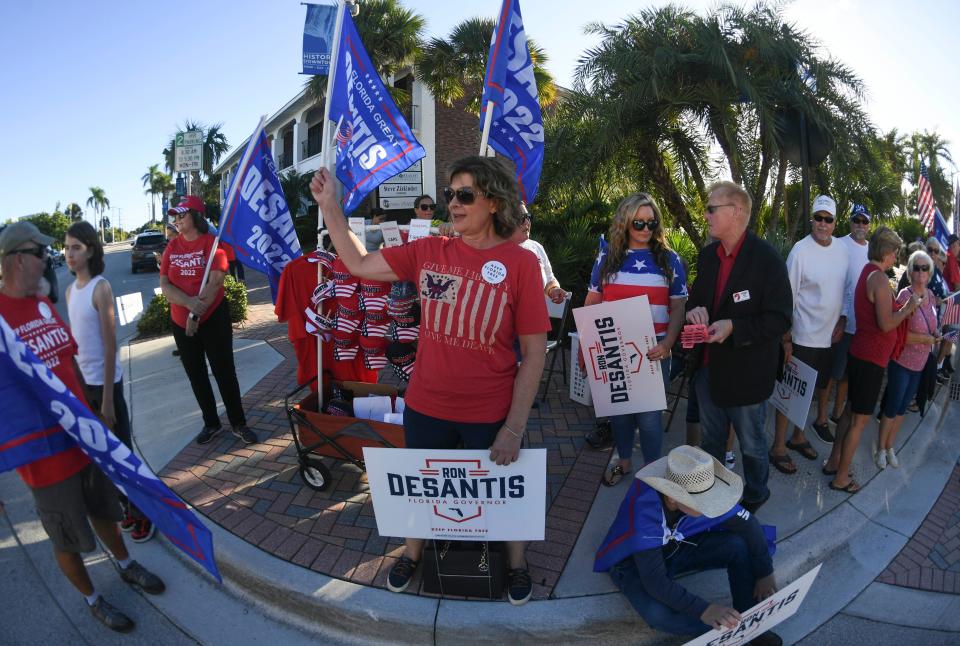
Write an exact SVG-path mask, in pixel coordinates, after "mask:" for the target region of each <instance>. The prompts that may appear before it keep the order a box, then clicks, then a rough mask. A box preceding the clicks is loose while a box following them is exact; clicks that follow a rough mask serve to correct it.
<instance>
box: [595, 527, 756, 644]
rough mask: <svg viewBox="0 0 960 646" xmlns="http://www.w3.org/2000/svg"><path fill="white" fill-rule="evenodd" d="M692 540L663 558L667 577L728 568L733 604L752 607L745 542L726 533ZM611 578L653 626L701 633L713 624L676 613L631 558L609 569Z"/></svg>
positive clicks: (680, 632) (739, 607)
mask: <svg viewBox="0 0 960 646" xmlns="http://www.w3.org/2000/svg"><path fill="white" fill-rule="evenodd" d="M690 540H691V542H693V543H696V545H687V544H686V543H681V544H680V547H679V548H678V549H677V551H676V552H675V553H674V554H673V555H672V556H670V557H669V558H667V559H666V560H665V561H664V562H665V564H666V566H667V576H669V577H670V578H671V579H674V578H676V577H677V576H679V575H681V574H683V573H685V572H699V571H702V570H714V569H719V568H725V569H726V570H727V580H728V581H729V582H730V595H731V596H732V597H733V607H734V608H736V609H737V610H739V611H741V612H742V611H744V610H747V609H748V608H750V607H751V606H752V605H753V603H754V601H753V587H754V585H755V583H756V576H754V573H753V565H752V563H751V561H750V551H749V550H748V549H747V543H746V541H744V540H743V539H742V538H741V537H740V536H737V535H736V534H730V533H727V532H707V533H704V534H698V535H697V536H694V537H693V538H692V539H690ZM610 578H611V579H613V582H614V583H615V584H616V586H617V587H618V588H620V592H622V593H623V594H624V596H626V597H627V601H629V602H630V605H631V606H633V608H634V610H636V611H637V613H638V614H639V615H640V616H641V617H643V620H644V621H646V622H647V624H649V625H650V627H651V628H653V629H655V630H659V631H662V632H665V633H672V634H675V635H702V634H703V633H705V632H707V631H708V630H710V628H711V627H710V626H708V625H706V624H705V623H703V622H702V621H700V620H699V619H694V618H693V617H691V616H690V615H688V614H686V613H682V612H677V611H676V610H674V609H673V608H671V607H670V606H667V605H666V604H663V603H661V602H659V601H657V600H656V599H654V598H653V597H651V596H650V595H649V594H648V593H647V591H646V589H645V588H644V587H643V583H642V581H641V579H640V573H639V572H638V570H637V565H636V563H635V562H634V560H633V558H632V557H628V558H625V559H624V560H622V561H620V562H619V563H617V564H616V565H614V566H613V567H612V568H610Z"/></svg>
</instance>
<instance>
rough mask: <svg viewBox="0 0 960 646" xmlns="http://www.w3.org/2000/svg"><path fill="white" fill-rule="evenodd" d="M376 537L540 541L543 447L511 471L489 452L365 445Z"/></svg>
mask: <svg viewBox="0 0 960 646" xmlns="http://www.w3.org/2000/svg"><path fill="white" fill-rule="evenodd" d="M363 459H364V462H365V464H366V467H367V477H368V478H369V480H370V495H371V496H372V498H373V512H374V514H375V515H376V517H377V531H378V532H380V535H381V536H402V537H405V538H456V539H459V540H464V541H471V540H472V541H488V540H489V541H505V540H511V541H540V540H543V536H544V525H545V523H546V492H547V489H546V483H547V451H546V449H524V450H522V451H520V459H518V460H517V461H516V462H514V463H513V464H510V465H508V466H497V465H496V464H494V463H493V462H491V461H490V451H488V450H484V451H450V450H431V449H376V448H364V449H363Z"/></svg>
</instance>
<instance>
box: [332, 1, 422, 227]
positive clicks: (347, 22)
mask: <svg viewBox="0 0 960 646" xmlns="http://www.w3.org/2000/svg"><path fill="white" fill-rule="evenodd" d="M334 74H335V75H334V77H333V89H332V90H331V94H330V120H331V121H333V122H334V123H335V124H336V128H337V131H336V139H337V161H336V165H337V177H338V178H340V181H341V182H343V186H344V189H345V193H344V196H343V211H344V213H350V212H352V211H353V210H354V209H356V208H357V206H359V205H360V203H361V202H362V201H363V198H365V197H366V196H367V195H368V194H369V193H370V191H372V190H373V189H375V188H376V187H377V186H379V185H380V184H381V183H382V182H384V181H386V180H388V179H390V178H391V177H393V176H394V175H396V174H397V173H401V172H403V171H405V170H406V169H407V168H409V167H410V166H411V165H412V164H414V163H415V162H416V161H417V160H419V159H422V158H423V157H424V156H425V155H426V154H427V153H426V151H425V150H424V149H423V146H421V145H420V142H419V141H417V140H416V138H415V137H414V136H413V133H412V132H411V131H410V127H409V126H408V125H407V122H406V121H404V119H403V115H401V114H400V110H398V109H397V105H396V104H395V103H394V102H393V99H392V98H390V93H389V92H388V91H387V88H385V87H384V85H383V82H382V81H381V80H380V75H379V74H377V68H375V67H374V66H373V64H371V63H370V57H369V56H367V52H366V50H365V49H364V48H363V42H361V40H360V36H359V34H357V28H356V27H355V26H354V24H353V19H352V18H351V17H350V13H349V12H347V11H345V12H343V27H342V28H341V30H340V46H339V49H338V50H337V64H336V70H335V72H334Z"/></svg>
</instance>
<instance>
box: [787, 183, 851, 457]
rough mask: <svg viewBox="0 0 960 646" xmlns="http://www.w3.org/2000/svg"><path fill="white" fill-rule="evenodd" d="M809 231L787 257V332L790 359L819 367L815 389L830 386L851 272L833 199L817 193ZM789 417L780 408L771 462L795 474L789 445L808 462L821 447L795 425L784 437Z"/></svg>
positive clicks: (844, 323)
mask: <svg viewBox="0 0 960 646" xmlns="http://www.w3.org/2000/svg"><path fill="white" fill-rule="evenodd" d="M810 210H811V211H813V221H812V222H811V225H812V226H811V232H810V235H808V236H807V237H805V238H804V239H802V240H800V241H799V242H797V244H795V245H794V246H793V249H791V250H790V255H789V256H788V257H787V273H788V275H789V276H790V286H791V288H792V289H793V326H792V329H791V330H790V331H789V332H787V333H786V334H785V335H784V336H783V349H784V353H785V354H786V357H787V360H789V359H790V357H791V356H793V357H796V358H797V359H799V360H800V361H803V362H804V363H806V364H807V365H808V366H810V367H811V368H813V369H814V370H816V371H817V384H816V387H817V389H818V390H819V389H822V388H824V387H825V386H826V385H827V381H828V379H829V378H830V370H831V368H832V367H833V353H832V351H831V346H832V345H833V343H834V342H836V341H838V340H839V339H840V337H841V335H842V334H843V330H844V327H845V326H846V317H845V316H843V294H844V283H845V278H846V275H847V266H848V264H849V260H848V259H847V250H846V249H845V248H844V246H843V245H842V244H840V243H839V242H838V241H836V240H834V238H833V229H834V227H835V226H836V215H837V205H836V202H834V201H833V199H832V198H830V197H828V196H826V195H818V196H817V197H816V199H814V200H813V206H812V207H811V209H810ZM788 425H790V423H789V420H788V419H787V417H786V416H785V415H784V414H783V413H781V412H779V411H777V423H776V435H775V437H774V441H773V447H772V448H771V449H770V463H771V464H772V465H773V466H774V467H775V468H776V469H777V470H778V471H780V472H781V473H786V474H788V475H789V474H793V473H796V472H797V467H796V465H795V464H794V463H793V460H791V459H790V455H789V454H788V453H787V449H788V448H789V449H791V450H793V451H796V452H797V453H799V454H800V455H802V456H803V457H805V458H807V459H808V460H816V459H817V451H816V449H814V448H813V447H812V446H811V445H810V442H808V441H807V438H806V436H805V435H804V430H803V429H802V428H799V427H794V429H793V435H792V436H791V438H790V440H789V441H786V435H787V426H788Z"/></svg>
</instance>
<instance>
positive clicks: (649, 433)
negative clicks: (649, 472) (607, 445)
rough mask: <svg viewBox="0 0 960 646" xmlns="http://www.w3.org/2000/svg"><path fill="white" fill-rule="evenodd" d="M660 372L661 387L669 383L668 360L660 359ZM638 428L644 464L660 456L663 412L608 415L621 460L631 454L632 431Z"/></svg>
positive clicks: (627, 458)
mask: <svg viewBox="0 0 960 646" xmlns="http://www.w3.org/2000/svg"><path fill="white" fill-rule="evenodd" d="M660 373H661V374H662V375H663V387H664V388H666V387H667V385H668V384H669V383H670V360H669V359H661V360H660ZM638 428H639V429H640V450H641V451H643V461H644V464H646V463H648V462H653V461H654V460H656V459H658V458H659V457H660V451H661V450H662V448H663V412H662V411H658V410H651V411H647V412H645V413H629V414H627V415H613V416H611V417H610V429H611V430H612V431H613V439H614V441H615V442H616V444H617V455H619V456H620V459H621V460H629V459H630V458H631V457H632V456H633V437H634V431H635V430H636V429H638Z"/></svg>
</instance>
